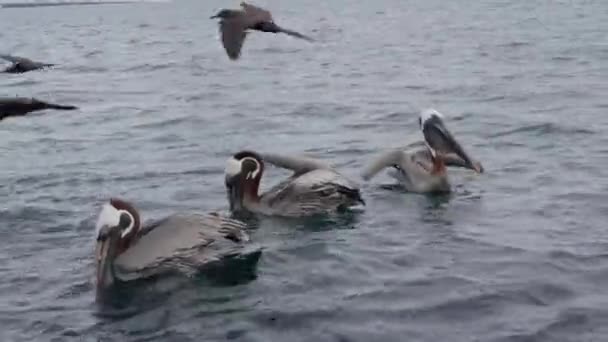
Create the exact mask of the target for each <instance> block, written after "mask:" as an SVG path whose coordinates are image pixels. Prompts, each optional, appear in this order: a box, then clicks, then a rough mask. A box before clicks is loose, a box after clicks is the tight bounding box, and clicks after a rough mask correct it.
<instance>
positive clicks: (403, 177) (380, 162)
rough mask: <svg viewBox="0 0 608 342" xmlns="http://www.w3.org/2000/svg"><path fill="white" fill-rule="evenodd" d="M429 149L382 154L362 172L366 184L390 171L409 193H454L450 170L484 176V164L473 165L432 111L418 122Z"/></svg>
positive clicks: (438, 114) (475, 162)
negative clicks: (460, 168)
mask: <svg viewBox="0 0 608 342" xmlns="http://www.w3.org/2000/svg"><path fill="white" fill-rule="evenodd" d="M418 123H419V125H420V129H421V130H422V133H423V135H424V139H425V145H426V146H422V145H421V144H420V143H415V144H412V145H410V147H414V148H413V149H410V150H403V149H393V150H389V151H387V152H384V153H381V154H380V155H379V156H378V157H376V159H374V160H373V161H372V162H371V163H370V164H369V165H368V166H367V167H366V168H365V169H364V170H363V172H362V177H363V179H364V180H370V179H371V178H372V177H373V176H375V175H376V174H377V173H379V172H380V171H381V170H383V169H384V168H387V167H392V168H393V169H392V170H391V171H392V172H390V173H389V175H390V176H392V177H393V178H395V179H397V180H398V181H399V183H400V184H401V185H403V186H404V187H405V188H406V190H408V191H411V192H418V193H428V192H449V191H450V190H451V186H450V182H449V179H448V175H447V169H446V166H459V167H464V168H467V169H472V170H474V171H475V172H477V173H481V172H483V167H482V165H481V163H479V162H477V161H473V160H472V159H471V158H470V157H469V155H468V154H467V153H466V152H465V151H464V149H463V148H462V146H461V145H460V143H458V141H457V140H456V139H455V138H454V136H453V135H452V134H451V133H450V131H449V130H448V128H447V127H446V126H445V124H444V121H443V115H442V114H441V113H439V112H438V111H436V110H435V109H428V110H425V111H423V112H422V113H421V114H420V117H419V119H418Z"/></svg>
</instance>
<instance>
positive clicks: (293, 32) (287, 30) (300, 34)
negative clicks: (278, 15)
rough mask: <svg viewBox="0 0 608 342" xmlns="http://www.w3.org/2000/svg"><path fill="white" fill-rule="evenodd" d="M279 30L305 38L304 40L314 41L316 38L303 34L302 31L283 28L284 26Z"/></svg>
mask: <svg viewBox="0 0 608 342" xmlns="http://www.w3.org/2000/svg"><path fill="white" fill-rule="evenodd" d="M279 31H281V32H283V33H285V34H288V35H290V36H292V37H296V38H300V39H304V40H306V41H309V42H314V39H312V38H310V37H309V36H306V35H303V34H302V33H300V32H297V31H293V30H290V29H286V28H283V27H279Z"/></svg>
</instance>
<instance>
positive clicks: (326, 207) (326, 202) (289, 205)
mask: <svg viewBox="0 0 608 342" xmlns="http://www.w3.org/2000/svg"><path fill="white" fill-rule="evenodd" d="M262 201H265V202H267V203H268V204H269V205H270V206H272V207H275V208H279V209H280V210H278V212H280V214H281V215H284V216H301V215H307V214H312V213H322V212H332V211H334V210H335V209H336V208H338V207H341V206H345V207H348V206H351V205H355V204H356V203H363V204H365V202H364V201H363V199H362V198H361V193H360V191H359V186H358V185H357V184H356V183H355V182H353V181H352V180H350V179H348V178H346V177H344V176H342V175H341V174H339V173H337V172H335V171H333V170H330V169H315V170H312V171H310V172H307V173H304V174H303V175H300V176H294V177H290V178H289V179H287V180H285V181H284V182H282V183H280V184H278V185H276V186H275V187H273V188H272V189H271V190H269V191H268V192H266V193H265V194H264V195H263V196H262Z"/></svg>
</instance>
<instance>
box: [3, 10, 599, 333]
mask: <svg viewBox="0 0 608 342" xmlns="http://www.w3.org/2000/svg"><path fill="white" fill-rule="evenodd" d="M257 3H258V4H260V5H263V6H266V7H268V8H271V9H272V10H273V12H274V14H275V17H276V20H277V22H278V23H284V24H285V26H289V27H291V28H293V29H296V30H300V31H302V32H304V33H309V34H310V35H312V36H313V37H315V38H316V39H317V42H316V43H314V44H309V43H307V42H304V41H299V40H295V39H293V38H290V37H287V36H274V35H272V34H258V33H254V34H251V35H249V37H248V38H247V41H246V43H245V47H244V51H243V58H242V59H241V60H239V61H238V62H232V61H230V60H228V58H227V57H226V55H225V53H224V51H223V49H222V48H221V46H220V44H219V41H218V38H217V28H216V23H215V22H214V21H212V20H209V19H208V18H209V16H210V15H212V14H214V13H215V12H216V11H217V10H218V9H219V8H220V7H222V6H234V5H237V4H238V2H234V3H229V2H225V1H219V0H212V1H194V0H188V1H176V2H174V3H157V4H126V5H100V6H66V7H40V8H27V9H0V42H1V43H2V49H3V51H0V52H7V53H12V54H16V55H22V56H27V57H30V58H32V59H35V60H41V61H45V62H50V63H57V64H59V66H57V67H55V68H53V69H51V70H46V71H43V72H31V73H27V74H22V75H2V76H0V95H3V96H13V95H20V96H36V97H38V98H41V99H44V100H51V101H54V102H58V103H67V104H74V105H77V106H79V107H80V110H78V111H71V112H51V111H47V112H39V113H36V114H32V115H31V116H28V117H24V118H15V119H6V120H4V121H3V122H1V124H0V269H1V274H2V281H1V282H0V326H2V329H1V331H0V337H1V338H0V339H1V340H3V341H51V340H52V341H71V340H75V341H111V340H117V341H153V340H158V341H167V340H175V341H200V340H205V341H212V340H228V339H230V340H238V341H287V340H289V341H370V340H372V339H374V340H379V341H403V340H407V341H501V342H502V341H605V340H607V339H608V328H607V327H608V310H607V309H606V307H607V305H608V295H607V294H606V289H607V288H608V236H607V234H606V217H607V216H608V195H606V194H607V193H608V172H607V171H606V166H607V165H608V157H607V156H608V148H607V147H606V146H607V144H608V135H607V133H608V119H606V110H607V109H608V100H607V98H606V94H607V93H608V82H607V79H608V78H607V77H606V76H608V62H607V61H608V38H607V37H608V35H607V32H608V24H607V21H606V20H605V19H606V17H608V3H606V2H604V1H552V0H536V1H528V2H519V1H489V0H487V1H478V2H469V1H464V0H459V1H451V2H446V1H438V0H432V1H402V0H381V1H376V2H370V1H346V0H335V1H326V2H319V1H310V0H298V1H290V2H289V3H287V2H285V1H278V0H265V1H258V2H257ZM427 107H434V108H436V109H438V110H439V111H441V112H443V113H444V114H445V116H446V120H447V124H448V125H449V127H450V128H451V130H452V131H453V132H454V134H455V135H456V136H457V137H458V138H459V139H460V141H461V142H462V143H463V144H464V145H465V146H466V147H467V148H468V151H469V152H470V153H471V154H472V155H473V156H474V157H475V158H477V159H479V160H480V161H482V163H483V165H484V168H485V170H486V172H485V173H484V174H482V175H475V174H472V173H471V172H467V171H464V170H453V171H451V174H450V176H451V180H452V182H453V185H454V193H453V194H452V195H450V196H443V197H431V196H423V195H415V194H407V193H404V192H400V191H388V190H386V189H383V188H382V187H381V185H382V184H390V183H391V180H390V179H389V178H388V177H386V176H384V175H382V176H381V177H378V178H377V179H374V181H373V182H371V183H369V184H365V185H364V186H363V191H364V196H365V198H366V200H367V203H368V205H367V208H366V210H365V212H363V213H361V214H359V215H353V216H352V217H349V218H346V219H344V220H342V221H339V222H336V223H333V224H319V223H314V224H313V223H309V222H301V223H299V222H285V221H277V220H262V221H261V222H260V223H259V225H258V227H257V228H255V229H254V230H253V231H252V236H253V238H254V239H255V240H256V242H258V243H260V244H262V245H263V246H264V247H265V251H264V253H263V255H262V258H261V259H260V262H259V264H258V267H257V272H256V276H255V277H254V278H247V279H241V280H239V281H236V282H233V283H230V282H229V283H216V282H210V281H208V280H207V279H205V278H204V277H202V278H200V279H195V280H192V281H186V280H183V279H162V280H159V281H156V282H151V283H147V284H144V285H143V286H139V287H137V288H136V289H135V290H133V292H134V293H130V294H129V295H125V296H124V298H120V299H121V302H122V305H120V307H117V308H116V309H115V310H114V311H102V310H100V309H99V308H98V307H96V306H95V304H94V302H93V301H94V291H93V287H92V286H91V283H90V280H91V277H92V275H93V265H92V262H91V261H92V260H91V259H92V252H93V249H92V248H93V222H94V219H95V215H96V214H97V212H98V210H99V206H100V204H101V203H102V201H104V200H106V199H107V198H108V197H110V196H119V197H124V198H127V199H129V200H132V201H133V202H134V203H136V205H137V206H138V208H139V209H140V210H141V212H142V215H143V216H144V218H145V220H152V219H155V218H159V217H162V216H164V215H167V214H169V213H171V212H174V211H182V210H184V211H185V210H200V211H207V210H215V209H222V210H223V209H226V199H225V194H224V189H223V174H222V173H223V167H224V162H225V160H226V158H228V156H230V155H231V154H232V153H233V152H235V151H237V150H239V149H242V148H252V149H257V150H264V151H269V150H270V151H274V152H279V153H294V152H296V153H301V152H309V153H313V154H315V155H317V156H319V157H320V158H322V159H324V160H327V161H329V162H332V163H334V164H335V165H337V166H338V167H339V168H340V169H341V170H342V171H343V172H344V173H345V174H347V175H349V176H352V177H357V175H358V172H359V170H360V168H361V167H362V166H363V165H364V164H365V163H366V161H368V160H369V158H370V157H372V156H373V155H374V153H376V152H378V151H380V150H381V149H384V148H389V147H396V146H401V145H404V144H406V143H408V142H412V141H416V140H418V139H420V137H421V135H420V133H419V131H418V129H417V114H418V112H419V110H420V109H422V108H427ZM285 175H286V173H285V172H281V171H278V170H271V171H270V172H269V173H268V174H267V175H266V177H265V179H264V181H263V187H268V186H270V185H272V184H274V183H275V182H276V181H277V179H278V178H279V177H283V176H285Z"/></svg>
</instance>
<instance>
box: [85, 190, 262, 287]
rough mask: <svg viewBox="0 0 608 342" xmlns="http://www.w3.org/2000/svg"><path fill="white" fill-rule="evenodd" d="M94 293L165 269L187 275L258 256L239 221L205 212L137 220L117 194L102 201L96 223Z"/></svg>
mask: <svg viewBox="0 0 608 342" xmlns="http://www.w3.org/2000/svg"><path fill="white" fill-rule="evenodd" d="M95 229H96V238H97V245H96V251H95V261H96V267H97V273H96V283H97V298H99V296H100V295H101V294H102V293H103V291H104V290H106V289H108V288H110V287H111V286H112V285H113V284H115V283H116V282H126V281H130V280H135V279H142V278H147V277H150V276H153V275H159V274H163V273H168V272H181V273H183V274H187V275H192V274H195V273H196V272H197V271H199V270H200V269H201V268H204V267H206V266H210V265H213V264H217V263H218V262H221V261H222V260H225V259H228V258H234V257H239V256H245V255H252V256H254V258H255V260H256V261H257V258H259V255H260V252H261V250H260V249H258V248H257V247H255V246H254V245H252V246H253V247H255V248H245V247H246V245H247V243H248V242H249V236H248V234H247V233H246V231H245V229H246V226H245V224H244V223H242V222H240V221H237V220H233V219H229V218H224V217H221V216H219V215H218V214H215V213H210V214H174V215H171V216H169V217H166V218H164V219H162V220H160V221H158V222H155V223H153V224H151V225H147V226H142V223H141V219H140V216H139V213H138V212H137V210H136V209H135V208H134V207H133V205H132V204H130V203H128V202H126V201H124V200H121V199H117V198H113V199H111V200H110V201H109V202H108V203H105V204H104V205H103V208H102V210H101V212H100V214H99V217H98V219H97V224H96V227H95Z"/></svg>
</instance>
